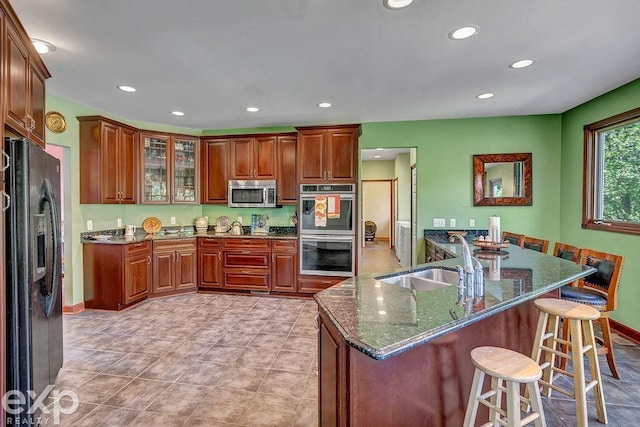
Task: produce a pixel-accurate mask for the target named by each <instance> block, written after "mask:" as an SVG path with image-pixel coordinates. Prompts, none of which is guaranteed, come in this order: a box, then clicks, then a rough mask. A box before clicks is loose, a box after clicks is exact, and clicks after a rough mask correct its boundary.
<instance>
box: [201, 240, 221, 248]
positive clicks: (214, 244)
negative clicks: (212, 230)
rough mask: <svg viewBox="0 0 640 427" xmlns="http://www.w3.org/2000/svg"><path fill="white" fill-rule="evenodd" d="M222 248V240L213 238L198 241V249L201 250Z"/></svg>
mask: <svg viewBox="0 0 640 427" xmlns="http://www.w3.org/2000/svg"><path fill="white" fill-rule="evenodd" d="M221 246H222V239H217V238H213V237H201V238H199V239H198V247H200V248H203V249H204V248H207V249H208V248H219V247H221Z"/></svg>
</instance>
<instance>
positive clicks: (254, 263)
mask: <svg viewBox="0 0 640 427" xmlns="http://www.w3.org/2000/svg"><path fill="white" fill-rule="evenodd" d="M269 258H270V254H269V252H264V251H262V252H256V251H255V250H248V249H247V250H243V251H225V252H224V266H225V268H236V267H237V268H244V267H246V268H269Z"/></svg>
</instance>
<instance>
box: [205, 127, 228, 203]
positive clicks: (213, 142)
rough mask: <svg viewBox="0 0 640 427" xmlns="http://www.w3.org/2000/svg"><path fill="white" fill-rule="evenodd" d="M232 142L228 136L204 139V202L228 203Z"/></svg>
mask: <svg viewBox="0 0 640 427" xmlns="http://www.w3.org/2000/svg"><path fill="white" fill-rule="evenodd" d="M230 144H231V142H230V141H229V140H228V139H226V138H207V139H203V142H202V198H201V201H202V203H215V204H226V203H227V180H228V179H229V146H230Z"/></svg>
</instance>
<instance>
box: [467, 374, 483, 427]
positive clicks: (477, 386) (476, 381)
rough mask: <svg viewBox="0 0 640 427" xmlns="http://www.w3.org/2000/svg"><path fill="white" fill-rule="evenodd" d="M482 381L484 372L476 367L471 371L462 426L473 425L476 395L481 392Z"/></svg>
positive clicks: (476, 410)
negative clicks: (467, 399) (469, 389)
mask: <svg viewBox="0 0 640 427" xmlns="http://www.w3.org/2000/svg"><path fill="white" fill-rule="evenodd" d="M483 382H484V372H482V371H481V370H480V369H478V368H476V370H475V372H474V373H473V383H472V384H471V392H470V393H469V401H468V402H467V412H466V413H465V415H464V423H463V426H464V427H473V425H474V424H475V421H476V414H477V413H478V396H480V394H481V393H482V383H483Z"/></svg>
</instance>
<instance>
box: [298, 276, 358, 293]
mask: <svg viewBox="0 0 640 427" xmlns="http://www.w3.org/2000/svg"><path fill="white" fill-rule="evenodd" d="M345 279H346V277H332V276H310V275H300V276H298V292H300V293H303V294H315V293H317V292H320V291H323V290H325V289H327V288H330V287H331V286H333V285H336V284H338V283H340V282H342V281H343V280H345Z"/></svg>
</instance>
